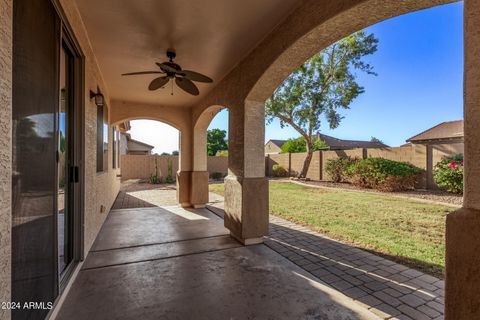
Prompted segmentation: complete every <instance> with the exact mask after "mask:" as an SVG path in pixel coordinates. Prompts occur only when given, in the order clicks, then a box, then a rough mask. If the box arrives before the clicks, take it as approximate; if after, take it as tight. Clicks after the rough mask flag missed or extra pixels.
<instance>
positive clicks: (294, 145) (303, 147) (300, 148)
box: [282, 137, 328, 153]
mask: <svg viewBox="0 0 480 320" xmlns="http://www.w3.org/2000/svg"><path fill="white" fill-rule="evenodd" d="M312 148H313V151H317V150H323V149H328V145H327V143H326V142H325V141H323V140H320V139H318V138H313V140H312ZM298 152H307V143H306V141H305V139H304V138H302V137H300V138H297V139H288V140H287V141H286V142H285V143H284V144H283V146H282V153H298Z"/></svg>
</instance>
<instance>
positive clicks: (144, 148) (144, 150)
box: [118, 121, 154, 155]
mask: <svg viewBox="0 0 480 320" xmlns="http://www.w3.org/2000/svg"><path fill="white" fill-rule="evenodd" d="M118 127H119V130H120V154H121V155H124V154H134V155H149V154H152V149H153V148H154V146H152V145H149V144H147V143H144V142H141V141H138V140H135V139H132V137H131V136H130V133H128V132H127V131H128V130H130V122H129V121H126V122H124V123H122V124H120V125H119V126H118Z"/></svg>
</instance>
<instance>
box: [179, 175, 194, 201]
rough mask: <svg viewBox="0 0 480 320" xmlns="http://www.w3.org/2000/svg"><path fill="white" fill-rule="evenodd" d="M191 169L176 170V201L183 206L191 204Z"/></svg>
mask: <svg viewBox="0 0 480 320" xmlns="http://www.w3.org/2000/svg"><path fill="white" fill-rule="evenodd" d="M191 173H192V172H191V171H177V201H178V204H179V205H180V206H181V207H183V208H188V207H191V206H192V203H191V202H190V185H191V176H192V174H191Z"/></svg>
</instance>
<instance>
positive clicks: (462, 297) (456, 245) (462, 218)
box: [445, 208, 480, 320]
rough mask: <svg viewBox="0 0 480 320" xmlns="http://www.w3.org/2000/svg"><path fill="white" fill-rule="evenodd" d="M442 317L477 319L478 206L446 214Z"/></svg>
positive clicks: (479, 289)
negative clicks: (444, 288) (444, 282)
mask: <svg viewBox="0 0 480 320" xmlns="http://www.w3.org/2000/svg"><path fill="white" fill-rule="evenodd" d="M445 279H446V290H445V294H446V295H445V319H447V320H471V319H480V210H474V209H467V208H462V209H460V210H458V211H455V212H454V213H451V214H449V215H448V216H447V233H446V278H445Z"/></svg>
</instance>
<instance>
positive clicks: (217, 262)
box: [56, 191, 380, 320]
mask: <svg viewBox="0 0 480 320" xmlns="http://www.w3.org/2000/svg"><path fill="white" fill-rule="evenodd" d="M163 192H165V191H163ZM167 193H168V191H167ZM139 318H141V319H145V320H147V319H192V318H194V319H342V320H347V319H364V320H373V319H380V318H377V316H376V315H375V314H373V313H371V312H369V311H368V310H367V309H366V308H364V307H362V306H360V305H357V304H355V303H353V301H352V300H351V298H349V297H347V296H344V295H343V294H341V293H339V292H338V291H336V290H334V289H332V288H329V287H328V286H326V285H325V284H322V283H321V281H320V280H319V279H317V278H316V277H314V276H313V275H312V274H310V273H308V272H306V271H305V270H303V269H302V268H300V267H299V266H297V265H295V264H294V263H292V262H290V261H289V260H287V259H286V258H284V257H283V256H281V255H280V254H278V253H276V252H275V251H273V250H272V249H270V248H269V247H267V246H265V245H263V244H258V245H252V246H242V244H240V243H239V242H238V241H236V240H234V239H232V238H231V237H230V236H229V231H228V229H226V228H225V227H224V226H223V221H222V219H221V218H220V217H218V216H217V215H215V214H214V213H212V212H211V211H209V210H207V209H183V208H179V207H178V206H160V207H151V208H127V209H114V210H112V211H111V212H110V213H109V215H108V217H107V219H106V221H105V223H104V225H103V227H102V229H101V231H100V233H99V234H98V236H97V239H96V240H95V243H94V245H93V246H92V248H91V250H90V252H89V254H88V256H87V258H86V260H85V262H84V263H83V266H82V268H81V270H80V271H79V274H78V276H77V278H76V280H75V282H74V283H73V285H72V287H71V288H70V290H69V294H68V295H67V297H66V299H65V301H64V302H63V304H62V306H61V308H60V310H59V311H58V315H56V319H66V320H67V319H68V320H70V319H72V320H73V319H79V320H80V319H139Z"/></svg>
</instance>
